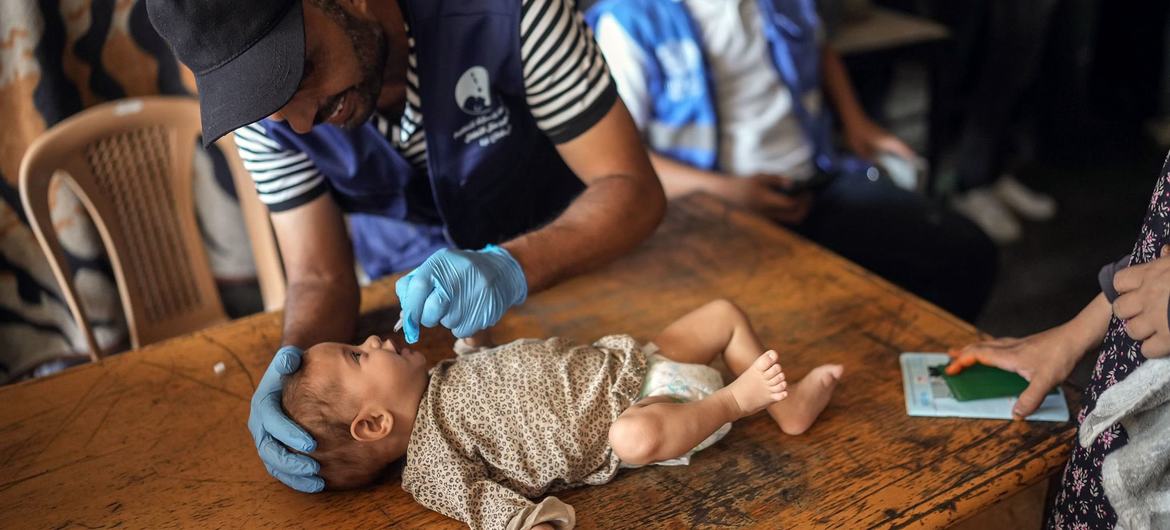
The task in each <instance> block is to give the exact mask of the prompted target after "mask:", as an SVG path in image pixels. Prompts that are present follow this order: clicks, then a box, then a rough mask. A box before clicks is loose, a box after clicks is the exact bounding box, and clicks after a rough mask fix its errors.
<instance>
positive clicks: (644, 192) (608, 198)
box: [504, 175, 666, 292]
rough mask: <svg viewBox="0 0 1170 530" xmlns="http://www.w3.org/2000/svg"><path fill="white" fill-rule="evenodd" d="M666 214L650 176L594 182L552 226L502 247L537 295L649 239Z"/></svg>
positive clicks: (531, 290)
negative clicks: (517, 264)
mask: <svg viewBox="0 0 1170 530" xmlns="http://www.w3.org/2000/svg"><path fill="white" fill-rule="evenodd" d="M665 211H666V199H665V197H664V195H663V193H662V187H661V185H660V184H659V183H658V179H657V178H655V177H654V176H653V175H649V176H633V175H611V176H608V177H603V178H599V179H596V180H595V181H593V182H592V183H591V184H590V185H589V187H587V188H586V189H585V191H584V192H582V193H581V195H580V196H579V197H577V199H576V200H574V201H573V203H572V204H570V205H569V207H568V208H567V209H565V211H564V212H563V213H562V214H561V216H560V217H558V218H557V219H556V220H554V221H553V222H552V223H551V224H549V225H547V226H545V227H544V228H541V229H539V230H536V231H533V232H529V233H527V234H525V235H522V236H520V237H518V238H516V239H513V240H512V241H509V242H507V243H505V244H504V248H506V249H507V250H508V252H510V253H511V254H512V256H513V257H514V258H516V261H518V262H519V263H520V267H521V268H522V269H524V274H525V276H526V277H527V280H528V291H529V292H536V291H540V290H542V289H545V288H547V287H549V286H551V285H553V284H555V283H556V282H558V281H560V280H562V279H564V278H567V277H570V276H573V275H576V274H580V273H582V272H585V271H587V270H589V269H592V268H594V267H597V266H600V265H602V264H604V263H607V262H609V261H611V260H613V259H615V258H617V257H618V256H620V255H622V254H624V253H626V252H628V251H629V250H630V249H632V248H634V247H635V246H637V245H638V243H640V242H641V241H642V240H643V239H645V238H646V237H648V236H649V235H650V234H651V233H652V232H653V231H654V229H655V228H656V227H657V226H658V223H659V222H661V221H662V216H663V214H664V212H665Z"/></svg>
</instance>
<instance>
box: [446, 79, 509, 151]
mask: <svg viewBox="0 0 1170 530" xmlns="http://www.w3.org/2000/svg"><path fill="white" fill-rule="evenodd" d="M456 71H458V70H456ZM503 103H504V102H503V101H492V88H491V79H490V78H489V77H488V71H487V68H484V67H482V66H472V67H471V68H468V69H467V71H466V72H463V75H461V76H459V81H457V82H456V83H455V104H456V105H459V108H460V109H461V110H463V112H465V113H467V114H468V115H470V117H469V118H465V119H466V120H467V123H464V124H463V125H461V126H460V127H459V128H457V129H456V130H455V133H454V134H453V135H452V139H453V140H455V141H456V142H461V143H463V144H464V145H475V146H479V147H487V146H490V145H492V144H494V143H496V142H498V141H500V140H501V139H503V138H506V137H507V136H508V135H510V134H512V114H511V112H510V111H509V110H508V106H507V105H505V104H503Z"/></svg>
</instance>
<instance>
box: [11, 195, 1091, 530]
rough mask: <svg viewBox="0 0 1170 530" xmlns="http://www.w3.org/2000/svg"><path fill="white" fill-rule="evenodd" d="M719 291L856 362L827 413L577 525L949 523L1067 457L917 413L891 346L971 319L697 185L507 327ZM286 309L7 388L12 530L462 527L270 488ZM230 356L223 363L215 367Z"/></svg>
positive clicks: (967, 333) (385, 308)
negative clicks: (266, 460)
mask: <svg viewBox="0 0 1170 530" xmlns="http://www.w3.org/2000/svg"><path fill="white" fill-rule="evenodd" d="M715 297H727V298H730V299H732V300H734V301H736V302H737V303H739V304H740V305H741V306H742V307H743V308H744V309H745V310H746V311H747V312H748V314H749V315H751V317H752V319H753V321H754V323H755V325H756V327H757V329H758V330H759V333H760V334H761V336H762V338H763V339H764V341H765V343H766V344H768V345H770V346H771V347H774V348H775V349H777V350H778V351H779V352H780V353H781V356H782V357H781V360H782V363H783V365H784V366H785V370H786V371H787V372H788V373H789V377H790V379H792V380H795V378H797V377H800V376H802V375H803V373H804V372H805V371H807V370H808V369H809V368H811V367H812V366H815V365H817V364H821V363H829V362H832V363H842V364H844V365H845V367H846V375H845V378H844V380H843V381H842V384H841V386H840V387H838V390H837V393H836V395H835V396H834V398H833V401H832V403H831V404H830V405H829V407H828V409H826V411H825V412H824V414H823V416H822V417H821V418H820V420H819V421H818V423H817V424H816V425H815V426H814V427H813V428H812V429H811V430H810V432H808V433H807V434H805V435H803V436H797V437H792V436H786V435H783V434H781V433H780V431H779V429H778V428H777V427H776V426H775V424H774V423H772V422H771V421H770V419H769V418H768V417H767V416H765V415H759V416H755V417H753V418H749V419H746V420H743V421H740V422H738V423H736V424H735V427H734V428H733V429H732V431H731V433H730V434H729V435H728V436H727V437H726V438H724V439H723V440H722V441H721V442H720V443H718V444H716V445H715V446H713V447H712V448H710V449H708V450H706V451H704V452H702V453H700V454H699V455H698V456H697V457H696V458H694V459H693V461H692V463H691V465H690V466H687V467H647V468H642V469H636V470H623V471H622V472H621V473H619V474H618V476H617V478H616V479H615V480H614V481H613V482H611V483H610V484H606V485H603V486H596V487H586V488H579V489H575V490H571V491H568V492H563V493H561V494H559V496H560V497H561V498H562V499H564V500H565V501H567V502H569V503H571V504H572V505H573V506H574V507H575V508H576V510H577V514H578V520H579V526H580V527H582V528H635V527H668V528H695V527H708V526H742V527H758V528H769V529H774V528H802V527H837V528H864V527H875V526H877V527H943V526H947V525H949V524H951V523H953V522H956V521H958V520H960V519H963V518H965V517H967V516H970V515H973V514H974V513H977V512H978V511H980V510H982V509H984V508H986V507H987V506H989V505H991V504H993V503H995V502H996V501H997V500H1000V499H1002V498H1005V497H1008V496H1010V495H1011V494H1013V493H1015V492H1017V491H1019V490H1021V489H1022V488H1024V487H1026V486H1028V485H1030V484H1033V483H1035V482H1037V481H1039V480H1042V479H1043V478H1044V477H1046V476H1048V475H1050V474H1051V473H1053V472H1055V471H1056V470H1058V468H1059V467H1060V466H1061V465H1062V464H1063V462H1064V461H1065V459H1066V458H1067V456H1068V449H1069V448H1070V447H1071V445H1070V444H1071V440H1072V435H1073V432H1074V430H1073V427H1072V426H1070V425H1068V424H1055V423H1019V422H1017V423H1012V422H1006V421H982V420H961V419H929V418H911V417H909V416H907V415H906V411H905V405H904V402H903V398H902V385H901V379H900V376H899V369H898V354H899V353H900V352H903V351H944V349H945V348H946V347H947V346H949V345H955V344H960V343H964V342H966V341H970V340H972V339H975V338H977V337H978V333H977V331H976V330H975V329H974V328H972V327H971V326H970V325H968V324H965V323H963V322H962V321H960V320H958V319H956V318H954V317H952V316H951V315H949V314H947V313H946V312H944V311H942V310H940V309H938V308H936V307H934V306H931V305H930V304H928V303H926V302H923V301H921V300H919V299H917V298H915V297H913V296H911V295H909V294H907V293H905V292H903V291H901V290H899V289H898V288H896V287H893V286H891V285H890V284H888V283H886V282H884V281H882V280H881V279H879V278H877V277H875V276H873V275H872V274H870V273H868V272H866V271H865V270H863V269H861V268H860V267H858V266H856V265H853V264H851V263H849V262H847V261H845V260H843V259H841V258H839V257H837V256H835V255H833V254H830V253H828V252H826V251H824V250H822V249H820V248H819V247H817V246H815V245H813V244H810V243H808V242H806V241H805V240H802V239H800V238H799V237H797V236H794V235H792V234H790V233H789V232H787V231H784V230H781V229H778V228H776V227H774V226H772V225H771V224H769V223H768V222H766V221H763V220H761V219H758V218H755V217H752V216H750V215H747V214H744V213H742V212H739V211H737V210H733V209H730V208H728V207H726V206H724V205H723V204H722V203H719V202H716V201H715V200H713V199H710V198H707V197H703V196H693V197H688V198H685V199H683V200H681V201H676V202H674V203H672V204H671V207H670V209H669V212H668V214H667V218H666V220H665V221H664V223H663V225H662V226H661V227H660V229H659V230H658V232H657V233H656V234H655V235H654V236H653V237H652V238H651V239H650V240H648V241H647V242H646V243H644V244H643V245H642V246H641V247H639V249H638V250H637V251H635V252H634V253H633V254H632V255H629V256H627V257H625V258H623V259H620V260H618V261H616V262H614V263H612V264H611V265H609V266H607V267H605V268H602V269H600V270H597V271H595V272H593V273H591V274H587V275H584V276H580V277H578V278H575V279H573V280H570V281H567V282H565V283H563V284H561V285H559V286H557V287H555V288H553V289H550V290H548V291H546V292H543V293H540V294H537V295H534V296H532V297H530V298H529V300H528V302H527V303H526V304H525V305H524V306H523V307H519V308H515V309H513V310H512V311H511V312H510V313H509V314H508V315H507V316H506V317H505V318H504V320H503V321H502V322H501V323H500V325H499V326H498V327H497V328H496V338H497V339H498V340H500V341H505V340H511V339H513V338H519V337H546V336H552V335H559V336H567V337H572V338H574V339H578V340H581V341H591V340H593V339H595V338H597V337H599V336H602V335H606V334H610V333H619V332H620V333H630V334H632V335H634V336H635V337H639V338H644V339H648V338H650V337H653V335H654V334H655V333H656V332H657V331H658V330H659V329H661V328H662V327H663V326H664V325H666V324H667V323H669V322H670V321H671V320H673V319H674V318H676V317H678V316H679V315H681V314H683V313H685V312H686V311H688V310H689V309H691V308H694V307H696V306H698V305H699V304H701V303H703V302H705V301H707V300H709V299H712V298H715ZM396 303H397V300H396V299H395V296H394V290H393V283H392V282H390V281H381V282H377V283H374V284H373V285H371V286H369V287H367V288H365V289H364V291H363V303H362V310H363V315H364V316H363V320H362V323H361V326H362V327H363V328H364V329H365V330H366V331H373V332H381V333H389V332H390V331H391V327H392V326H393V323H394V320H395V316H396V315H397V308H396V306H395V304H396ZM280 319H281V315H280V314H279V313H269V314H261V315H255V316H252V317H248V318H244V319H241V320H237V321H234V322H230V323H227V324H224V325H221V326H218V327H215V328H211V329H207V330H205V331H202V332H199V333H195V334H192V335H188V336H183V337H179V338H175V339H172V340H169V341H166V342H162V343H159V344H155V345H152V346H150V347H147V348H142V349H141V350H138V351H132V352H128V353H126V354H122V355H118V356H114V357H110V358H108V359H106V360H104V361H103V362H100V363H97V364H91V365H87V366H82V367H79V368H75V369H71V370H68V371H66V372H64V373H61V374H59V375H56V376H52V377H48V378H44V379H40V380H34V381H30V382H24V383H21V384H16V385H12V386H8V387H3V388H0V528H25V527H29V528H71V527H81V528H110V527H129V528H167V527H191V526H197V527H227V528H245V527H246V528H289V527H320V528H335V527H353V528H358V527H360V528H373V527H394V528H414V527H423V526H425V527H432V526H436V527H456V526H458V523H457V522H455V521H453V520H450V519H446V518H445V517H443V516H441V515H438V514H436V513H434V512H430V511H428V510H426V509H423V508H422V507H421V506H419V505H418V504H416V503H415V502H413V501H412V500H411V498H410V497H409V496H408V495H406V493H405V492H403V491H402V489H401V488H400V487H399V481H398V478H397V476H395V474H394V473H391V474H389V476H388V477H387V478H386V479H385V480H384V481H383V482H382V483H380V484H378V485H377V486H374V487H371V488H369V489H366V490H362V491H351V492H338V493H324V494H317V495H305V494H299V493H296V492H294V491H292V490H290V489H287V488H285V487H284V486H282V485H281V484H279V483H277V482H276V481H275V480H273V479H271V478H269V476H268V475H267V473H266V472H265V471H264V468H263V466H262V465H261V463H260V461H259V458H258V457H257V456H256V452H255V449H254V448H253V446H252V440H251V438H250V436H249V434H248V432H247V429H246V428H245V422H246V420H247V416H248V402H249V397H250V396H251V394H252V389H253V385H254V384H255V382H256V381H257V380H258V379H259V377H260V375H261V373H263V371H264V368H265V366H266V365H267V363H268V361H269V359H270V357H271V354H272V352H273V351H274V350H275V348H276V347H277V346H278V343H279V340H280ZM452 341H453V339H452V337H451V336H450V335H449V334H446V333H445V332H439V331H433V330H432V331H426V332H424V339H423V342H422V349H423V350H424V351H426V352H427V355H428V356H429V357H430V359H431V360H432V362H434V361H437V360H438V359H441V358H444V357H447V356H449V355H451V353H450V346H451V343H452ZM219 362H223V363H224V364H225V365H226V368H227V369H226V370H225V371H224V372H223V373H222V374H220V375H217V374H216V373H214V371H213V369H212V367H213V365H215V364H216V363H219Z"/></svg>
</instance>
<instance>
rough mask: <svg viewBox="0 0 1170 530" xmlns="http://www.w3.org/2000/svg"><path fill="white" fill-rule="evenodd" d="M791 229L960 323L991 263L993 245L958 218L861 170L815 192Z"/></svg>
mask: <svg viewBox="0 0 1170 530" xmlns="http://www.w3.org/2000/svg"><path fill="white" fill-rule="evenodd" d="M794 230H796V232H798V233H800V234H801V235H803V236H804V237H806V238H808V239H811V240H813V241H815V242H817V243H818V244H820V245H822V246H824V247H826V248H828V249H830V250H832V251H834V252H836V253H838V254H840V255H842V256H844V257H845V258H848V259H849V260H851V261H853V262H855V263H857V264H859V265H861V266H862V267H865V268H866V269H869V270H870V271H873V272H874V273H876V274H878V275H879V276H881V277H883V278H885V279H887V280H889V281H890V282H892V283H894V284H897V285H899V286H901V287H902V288H904V289H906V290H908V291H910V292H912V293H914V294H916V295H918V296H920V297H922V298H924V299H926V300H929V301H930V302H933V303H934V304H936V305H938V306H939V307H942V308H943V309H946V310H948V311H950V312H951V313H954V314H955V315H956V316H958V317H959V318H962V319H963V320H966V321H968V322H970V321H973V320H974V319H975V317H976V316H978V314H979V311H980V310H981V309H982V308H983V304H984V303H985V302H986V301H987V297H988V295H989V294H990V292H991V287H992V283H993V282H994V280H995V271H996V268H997V267H998V250H997V248H996V246H995V244H994V243H992V242H991V240H990V239H988V238H987V236H986V235H984V233H983V232H982V231H981V230H979V228H978V227H976V226H975V225H974V224H972V223H971V222H970V221H968V220H967V219H966V218H964V217H962V216H959V215H958V214H955V213H954V212H951V211H950V210H948V209H946V208H944V207H942V206H940V205H938V204H936V203H934V202H932V201H930V200H928V199H926V198H925V197H923V196H921V195H917V194H914V193H911V192H908V191H905V190H902V189H900V188H897V187H895V186H894V185H892V184H890V183H888V182H886V181H884V180H883V181H878V182H871V181H870V180H869V179H867V178H866V177H865V176H864V174H861V173H845V174H842V175H840V176H838V177H837V178H835V179H834V180H833V181H831V182H830V183H829V185H828V186H827V187H826V188H824V189H822V190H820V192H819V193H818V195H817V198H816V201H815V203H814V205H813V208H812V211H811V212H809V215H808V217H807V218H806V219H805V221H804V222H803V223H801V224H800V225H799V226H796V227H794Z"/></svg>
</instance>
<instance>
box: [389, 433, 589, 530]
mask: <svg viewBox="0 0 1170 530" xmlns="http://www.w3.org/2000/svg"><path fill="white" fill-rule="evenodd" d="M427 441H430V442H434V443H429V444H427V443H424V444H420V445H419V446H412V452H411V453H410V454H409V455H408V456H407V459H408V460H407V461H408V464H407V467H406V469H405V470H404V471H403V476H402V489H404V490H406V492H407V493H409V494H410V495H411V496H413V497H414V499H415V500H416V501H418V503H419V504H421V505H423V506H425V507H426V508H427V509H430V510H434V511H436V512H439V513H441V514H443V515H446V516H447V517H450V518H452V519H457V520H459V521H462V522H463V523H465V524H467V526H469V527H471V529H472V530H479V529H487V528H492V529H495V528H506V529H507V530H528V529H529V528H533V527H536V526H538V525H540V524H548V525H550V527H551V528H553V529H555V530H560V529H565V528H572V527H573V525H574V523H575V522H576V520H575V516H574V513H573V508H572V507H571V506H569V505H568V504H565V503H563V502H561V501H560V500H559V499H557V498H556V497H546V498H545V499H544V500H543V501H541V502H540V503H539V504H538V503H533V502H532V501H531V500H529V499H528V498H527V497H525V496H523V495H521V494H520V493H518V492H516V491H514V490H512V489H511V488H509V487H507V486H505V485H503V484H500V483H499V482H496V481H494V480H491V479H490V478H489V477H488V474H487V470H486V469H485V468H484V466H483V463H482V462H477V461H473V460H471V459H468V458H467V457H465V456H464V455H463V454H462V453H460V452H459V451H457V450H455V448H454V447H451V446H450V445H449V444H447V443H445V442H446V440H439V439H432V440H427ZM410 458H414V459H415V461H414V463H413V464H412V463H410Z"/></svg>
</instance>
